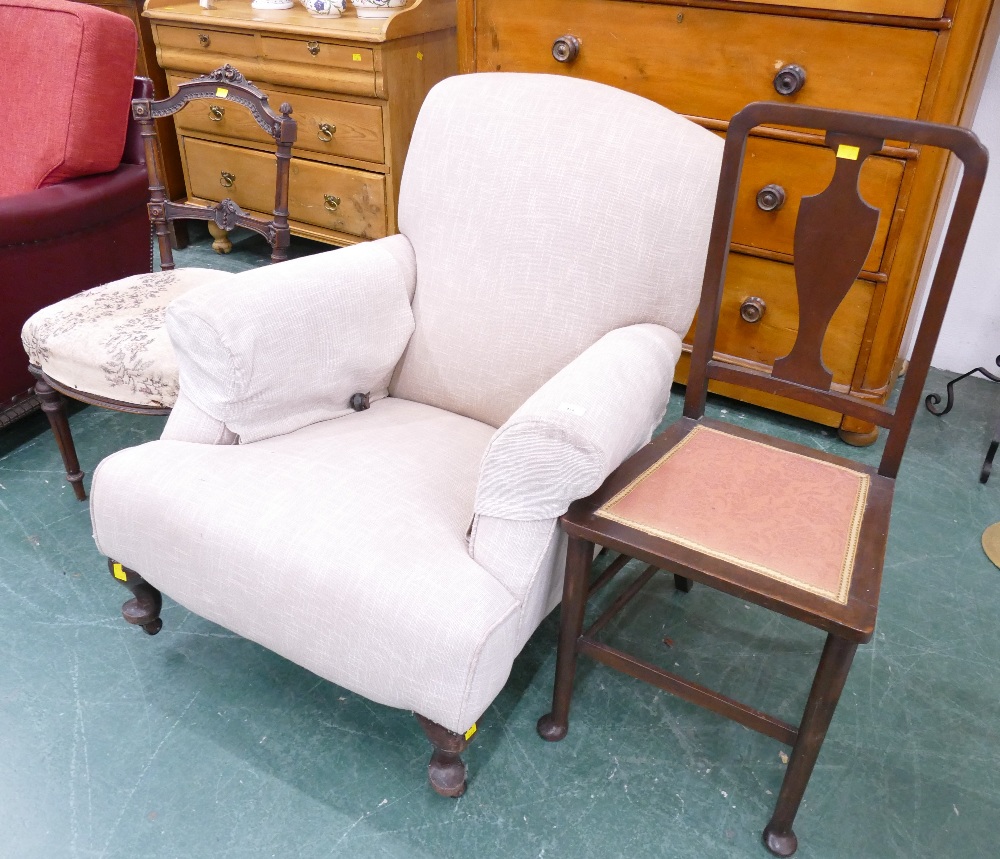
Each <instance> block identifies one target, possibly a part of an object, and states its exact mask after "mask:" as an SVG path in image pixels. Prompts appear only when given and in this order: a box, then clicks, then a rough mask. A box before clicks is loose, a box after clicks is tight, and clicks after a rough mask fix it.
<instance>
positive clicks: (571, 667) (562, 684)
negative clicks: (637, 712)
mask: <svg viewBox="0 0 1000 859" xmlns="http://www.w3.org/2000/svg"><path fill="white" fill-rule="evenodd" d="M761 124H767V125H780V126H782V127H789V126H793V127H796V126H797V127H800V128H805V129H823V130H826V132H827V133H826V138H825V143H826V146H827V147H829V148H830V149H831V150H833V152H832V154H831V156H830V157H831V161H832V162H833V163H834V164H835V169H834V170H833V178H832V180H831V182H830V185H829V186H828V187H827V189H826V190H825V191H823V192H822V193H821V194H818V195H816V196H812V197H803V198H802V199H801V201H800V202H799V206H798V219H797V223H796V231H795V241H794V252H795V253H794V266H795V276H796V283H797V290H798V299H799V307H800V312H799V326H798V334H797V337H796V339H795V343H794V346H793V348H792V350H791V352H790V353H789V355H788V356H787V357H785V358H783V359H781V360H779V361H777V362H776V363H775V364H774V368H773V371H772V372H770V373H766V372H763V371H761V370H756V369H753V368H742V367H737V366H735V365H732V364H727V363H722V362H720V361H716V360H714V359H713V344H714V342H715V336H716V330H717V326H718V319H719V310H720V306H721V302H722V295H723V284H724V281H725V274H726V271H725V269H726V259H727V252H728V248H729V242H730V236H731V233H732V224H733V218H734V211H735V210H734V205H735V201H736V195H737V190H738V187H739V178H740V171H741V168H742V162H743V154H744V149H745V145H746V139H747V135H748V134H749V132H750V131H751V130H752V129H753V128H755V127H756V126H758V125H761ZM887 139H888V140H905V141H910V143H911V145H914V144H915V145H920V146H938V147H943V148H945V149H948V150H951V151H952V152H954V153H955V154H956V155H958V156H959V158H960V159H961V160H962V162H963V165H964V174H963V177H962V183H961V187H960V189H959V193H958V198H957V201H956V204H955V207H954V210H953V213H952V217H951V222H950V225H949V227H948V232H947V235H946V239H945V243H944V247H943V250H942V252H941V256H940V260H939V262H938V265H937V269H936V271H935V274H934V279H933V283H932V286H931V288H930V294H929V298H928V302H927V308H926V311H925V313H924V316H923V320H922V322H921V325H920V329H919V333H918V336H917V340H916V345H915V347H914V350H913V355H912V358H911V360H910V365H909V370H908V371H907V374H906V380H905V382H904V383H903V386H902V390H901V392H900V395H899V400H898V402H897V404H896V406H895V407H894V408H893V407H891V406H880V405H876V404H872V403H869V402H865V401H863V400H860V399H856V398H854V397H852V396H851V393H850V391H848V390H841V389H839V388H838V387H837V386H833V385H832V384H831V382H832V377H831V374H830V373H829V372H828V371H827V369H826V367H825V366H824V364H823V359H822V346H823V339H824V335H825V333H826V330H827V326H828V325H829V323H830V320H831V318H832V316H833V314H834V312H835V311H836V310H837V308H838V306H839V305H840V304H841V302H842V301H843V300H844V298H845V297H846V295H847V293H848V291H849V290H851V289H852V288H857V287H856V286H855V279H856V278H857V276H858V274H859V273H860V271H861V267H862V265H863V263H864V261H865V258H866V256H867V254H868V251H869V249H870V247H871V244H872V239H873V237H874V232H875V227H876V224H877V221H878V210H876V209H873V208H872V207H871V206H869V205H868V204H867V203H866V202H865V201H864V200H863V199H862V198H861V197H860V196H859V193H858V175H859V173H860V170H861V168H862V166H863V164H864V162H865V159H866V158H868V157H869V156H870V155H872V154H874V153H877V152H879V151H880V150H881V149H882V147H883V143H884V141H885V140H887ZM985 172H986V152H985V150H984V149H983V148H982V146H981V145H980V144H979V142H978V141H977V140H976V138H975V136H974V135H973V134H972V133H971V132H969V131H966V130H964V129H958V128H951V127H946V126H938V125H932V124H929V123H921V122H912V121H906V120H901V119H889V118H885V117H875V116H869V115H863V114H849V113H839V112H836V111H828V110H820V109H818V108H806V107H798V106H794V105H776V104H765V103H760V104H754V105H751V106H749V107H747V108H746V109H744V110H743V111H741V112H740V113H739V114H737V115H736V116H735V117H734V118H733V120H732V122H731V123H730V125H729V130H728V132H727V135H726V150H725V156H724V161H723V168H722V178H721V181H720V187H719V196H718V202H717V204H716V210H715V221H714V224H713V228H712V240H711V242H712V243H711V247H710V250H709V257H708V265H707V268H706V272H705V283H704V290H703V292H702V298H701V304H700V306H699V309H698V320H699V321H698V326H697V331H696V336H695V343H694V352H693V355H692V361H691V372H690V376H689V382H688V388H687V394H686V397H685V401H684V415H683V417H682V418H681V419H680V420H679V421H677V422H676V423H674V424H673V425H672V426H670V427H669V428H668V429H667V430H666V431H665V432H664V433H663V434H662V435H660V436H659V437H657V438H656V439H655V440H654V441H653V442H651V443H650V444H649V445H647V446H646V447H644V448H643V449H642V450H640V451H639V452H638V453H637V454H636V455H635V456H633V457H632V458H630V459H629V460H628V461H627V462H626V463H625V464H623V465H622V466H621V467H620V468H619V469H617V470H616V471H615V472H614V473H613V474H612V475H611V476H610V477H609V478H608V480H607V482H606V483H605V484H604V485H603V486H602V487H601V489H600V490H598V491H597V492H596V493H595V494H594V495H592V496H591V497H590V498H587V499H585V500H582V501H579V502H577V503H575V504H574V505H572V507H570V510H569V512H568V513H567V514H566V515H565V516H564V517H563V518H562V525H563V528H564V529H565V530H566V531H567V532H568V534H569V535H570V540H569V550H568V560H567V568H566V578H565V586H564V587H565V590H564V593H563V606H562V619H561V626H560V633H559V655H558V659H557V666H556V679H555V690H554V694H553V704H552V711H551V712H550V713H549V714H547V715H545V716H543V717H542V718H541V719H540V720H539V722H538V731H539V733H540V734H541V736H542V737H543V738H544V739H546V740H561V739H562V738H563V737H565V736H566V732H567V730H568V727H569V708H570V699H571V696H572V688H573V677H574V673H575V666H576V659H577V657H578V656H579V655H580V654H585V655H587V656H590V657H592V658H594V659H596V660H598V661H599V662H602V663H604V664H605V665H609V666H611V667H612V668H616V669H618V670H619V671H623V672H625V673H626V674H629V675H631V676H633V677H637V678H639V679H640V680H644V681H646V682H648V683H652V684H654V685H656V686H658V687H659V688H661V689H663V690H665V691H667V692H671V693H673V694H675V695H678V696H679V697H681V698H683V699H685V700H687V701H690V702H692V703H695V704H699V705H701V706H703V707H707V708H708V709H710V710H713V711H715V712H717V713H720V714H721V715H724V716H727V717H728V718H730V719H733V720H735V721H737V722H739V723H741V724H743V725H745V726H746V727H748V728H752V729H754V730H756V731H760V732H761V733H763V734H766V735H767V736H769V737H773V738H774V739H776V740H778V741H779V742H782V743H785V744H787V745H790V746H792V749H793V750H792V755H791V758H790V761H789V763H788V769H787V772H786V774H785V777H784V781H783V783H782V785H781V790H780V794H779V796H778V800H777V804H776V806H775V809H774V813H773V815H772V817H771V820H770V822H769V823H768V825H767V828H766V829H765V830H764V843H765V844H766V845H767V848H768V849H769V850H770V851H771V852H772V853H774V854H776V855H778V856H790V855H791V854H792V853H794V852H795V849H796V847H797V840H796V837H795V834H794V832H793V831H792V822H793V820H794V818H795V814H796V811H797V810H798V807H799V803H800V801H801V799H802V795H803V793H804V791H805V788H806V785H807V783H808V781H809V777H810V774H811V773H812V770H813V766H814V765H815V763H816V758H817V755H818V754H819V750H820V746H821V745H822V743H823V739H824V737H825V735H826V731H827V727H828V726H829V724H830V720H831V718H832V717H833V711H834V708H835V707H836V705H837V701H838V699H839V697H840V693H841V691H842V689H843V687H844V682H845V681H846V679H847V673H848V670H849V669H850V666H851V661H852V659H853V657H854V653H855V650H856V648H857V646H858V644H860V643H864V642H866V641H868V640H869V639H870V638H871V636H872V633H873V631H874V628H875V615H876V610H877V607H878V598H879V587H880V582H881V576H882V565H883V559H884V557H885V550H886V538H887V535H888V531H889V512H890V508H891V505H892V495H893V487H894V482H895V478H896V473H897V471H898V469H899V464H900V459H901V458H902V455H903V448H904V446H905V444H906V440H907V436H908V434H909V431H910V425H911V423H912V420H913V416H914V412H915V411H916V409H917V406H918V404H919V402H920V393H921V388H922V386H923V382H924V379H925V377H926V374H927V370H928V367H929V365H930V360H931V353H932V351H933V348H934V344H935V341H936V340H937V336H938V332H939V330H940V327H941V321H942V318H943V316H944V310H945V306H946V305H947V302H948V297H949V295H950V293H951V288H952V283H953V282H954V278H955V273H956V271H957V269H958V263H959V259H960V257H961V255H962V250H963V248H964V245H965V240H966V236H967V234H968V231H969V226H970V224H971V222H972V216H973V212H974V210H975V207H976V203H977V201H978V198H979V192H980V189H981V187H982V183H983V178H984V175H985ZM711 379H714V380H718V381H724V382H728V383H732V384H737V385H741V386H745V387H749V388H754V389H757V390H762V391H767V392H768V393H770V394H777V395H780V396H782V397H787V398H790V399H793V400H799V401H801V402H804V403H809V404H810V405H813V406H820V407H824V408H828V409H831V410H833V411H836V412H843V413H844V414H848V415H851V416H853V417H856V418H859V419H861V420H864V421H870V422H871V423H874V424H876V425H878V426H882V427H885V428H886V429H887V430H888V438H887V440H886V445H885V450H884V452H883V454H882V458H881V461H880V463H879V466H878V468H877V469H876V468H872V467H869V466H866V465H862V464H859V463H856V462H854V461H852V460H849V459H843V458H841V457H839V456H833V455H831V454H828V453H825V452H823V451H819V450H815V449H813V448H811V447H806V446H803V445H797V444H792V443H790V442H787V441H783V440H781V439H777V438H773V437H771V436H768V435H764V434H761V433H757V432H751V431H749V430H747V429H744V428H742V427H740V426H734V425H731V424H727V423H723V422H719V421H715V420H711V419H709V418H706V417H705V399H706V390H707V384H708V381H709V380H711ZM595 544H596V545H599V546H602V547H605V548H608V549H612V550H614V551H616V552H618V553H620V555H619V557H618V558H616V559H615V560H614V561H613V562H612V563H611V565H610V566H609V567H608V568H607V570H605V572H604V573H602V574H601V575H600V576H599V577H598V578H597V580H595V582H594V584H593V585H590V586H588V577H589V574H590V569H591V559H592V558H593V551H594V548H595ZM633 558H637V559H639V560H641V561H642V562H644V563H646V564H648V565H649V566H648V567H647V568H646V570H645V572H643V573H642V574H641V575H640V576H639V577H638V578H637V579H635V580H634V581H633V582H632V583H631V584H630V585H629V586H628V587H627V588H625V589H624V590H623V591H622V593H621V594H620V595H619V596H618V597H617V598H616V599H615V601H614V602H613V603H612V604H611V606H610V608H608V609H607V610H606V611H605V612H604V613H603V614H602V615H601V616H600V617H599V618H597V619H596V620H595V621H594V623H593V624H592V625H591V626H590V627H589V628H588V629H587V630H586V631H584V629H583V620H584V612H585V609H586V603H587V600H588V597H589V596H590V595H591V594H593V593H594V592H595V591H596V590H597V589H599V588H600V587H602V586H603V585H605V584H606V583H607V582H608V581H610V580H611V579H613V578H614V576H615V575H617V573H618V572H620V571H621V569H622V568H623V567H624V566H625V564H626V563H627V562H628V561H629V560H631V559H633ZM658 570H667V571H669V572H671V573H673V574H674V576H675V584H676V586H677V587H678V588H679V589H680V590H687V589H689V588H690V585H691V582H692V581H693V582H701V583H703V584H706V585H708V586H710V587H713V588H717V589H719V590H721V591H724V592H726V593H730V594H733V595H734V596H737V597H739V598H740V599H742V600H746V601H748V602H753V603H757V604H758V605H761V606H764V607H765V608H769V609H772V610H774V611H776V612H780V613H781V614H784V615H786V616H788V617H791V618H795V619H797V620H801V621H803V622H805V623H808V624H811V625H813V626H815V627H818V628H819V629H822V630H824V631H825V632H826V633H827V639H826V646H825V648H824V650H823V655H822V657H821V659H820V662H819V667H818V669H817V672H816V675H815V678H814V680H813V682H812V688H811V691H810V693H809V698H808V702H807V703H806V706H805V711H804V713H803V716H802V719H801V721H800V723H799V724H798V725H792V724H789V723H787V722H785V721H783V720H781V719H779V718H777V717H775V716H771V715H769V714H767V713H763V712H760V711H758V710H755V709H753V708H752V707H749V706H747V705H745V704H743V703H740V702H739V701H735V700H733V699H731V698H728V697H726V696H725V695H722V694H720V693H718V692H716V691H714V690H711V689H708V688H706V687H704V686H702V685H700V684H698V683H696V682H692V681H691V680H689V679H686V678H684V677H681V676H679V675H678V674H675V673H672V672H669V671H665V670H663V669H661V668H659V667H657V666H655V665H653V664H651V663H650V662H648V661H645V660H642V659H639V658H637V657H635V656H633V655H631V654H628V653H625V652H624V651H622V650H620V649H617V648H614V647H612V646H609V645H608V644H606V643H604V642H602V641H601V640H599V638H598V637H597V636H598V634H599V633H600V631H601V630H602V629H604V628H605V627H606V626H607V624H608V622H609V621H610V620H611V619H612V618H613V617H614V616H615V615H616V614H618V613H619V612H620V611H621V610H622V609H623V608H624V607H625V606H626V605H628V603H629V602H630V601H631V600H632V599H633V598H635V597H636V596H637V594H638V593H639V592H640V591H641V589H642V588H643V586H644V585H645V584H646V583H648V582H649V580H650V579H651V578H652V577H653V576H654V575H655V574H656V572H657V571H658Z"/></svg>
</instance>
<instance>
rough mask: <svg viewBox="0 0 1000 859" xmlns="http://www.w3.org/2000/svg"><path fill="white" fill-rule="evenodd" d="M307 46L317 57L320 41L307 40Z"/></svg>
mask: <svg viewBox="0 0 1000 859" xmlns="http://www.w3.org/2000/svg"><path fill="white" fill-rule="evenodd" d="M306 48H308V49H309V53H310V54H312V55H313V56H314V57H315V56H316V55H317V54H318V53H319V42H306Z"/></svg>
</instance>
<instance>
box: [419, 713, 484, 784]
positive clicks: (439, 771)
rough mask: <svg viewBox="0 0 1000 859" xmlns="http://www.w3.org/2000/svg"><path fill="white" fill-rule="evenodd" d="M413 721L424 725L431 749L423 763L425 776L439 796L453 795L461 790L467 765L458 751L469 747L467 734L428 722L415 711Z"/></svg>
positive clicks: (460, 751)
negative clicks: (429, 754)
mask: <svg viewBox="0 0 1000 859" xmlns="http://www.w3.org/2000/svg"><path fill="white" fill-rule="evenodd" d="M413 715H414V716H416V717H417V722H418V723H419V724H420V727H421V728H423V729H424V733H425V734H426V735H427V739H428V740H430V741H431V745H432V746H433V747H434V751H433V752H431V760H430V763H429V764H428V765H427V778H428V780H429V781H430V783H431V787H432V788H434V790H435V792H437V793H439V794H440V795H441V796H448V797H454V798H457V797H459V796H461V795H462V794H463V793H465V787H466V775H467V769H466V766H465V761H463V760H462V752H464V751H465V750H466V749H467V748H468V747H469V739H470V738H471V736H472V732H471V731H470V732H469V733H468V734H464V735H463V734H456V733H455V732H454V731H449V730H448V729H447V728H445V727H444V726H442V725H439V724H438V723H437V722H432V721H431V720H430V719H428V718H426V717H425V716H421V715H420V714H419V713H414V714H413Z"/></svg>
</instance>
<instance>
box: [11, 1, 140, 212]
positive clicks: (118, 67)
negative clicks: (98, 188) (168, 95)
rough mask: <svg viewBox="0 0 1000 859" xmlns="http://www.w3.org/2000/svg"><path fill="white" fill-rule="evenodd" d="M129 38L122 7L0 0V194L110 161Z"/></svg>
mask: <svg viewBox="0 0 1000 859" xmlns="http://www.w3.org/2000/svg"><path fill="white" fill-rule="evenodd" d="M40 32H42V33H45V43H44V45H42V44H39V43H38V33H40ZM136 46H137V36H136V31H135V26H134V25H133V24H132V22H131V21H130V20H129V19H128V18H126V17H125V16H123V15H109V14H108V13H107V11H106V10H104V9H100V8H98V7H95V6H88V5H86V4H85V3H71V2H68V0H0V57H3V58H4V61H3V62H0V116H3V117H4V122H0V152H2V153H3V155H4V164H3V170H0V197H10V196H13V195H15V194H23V193H25V192H27V191H33V190H35V189H36V188H41V187H44V186H46V185H55V184H57V183H59V182H62V181H64V180H66V179H73V178H76V177H78V176H90V175H92V174H95V173H107V172H109V171H111V170H114V169H115V168H116V167H117V166H118V164H119V163H120V162H121V160H122V152H123V150H124V148H125V128H126V124H127V121H128V116H129V102H130V101H131V98H132V74H133V70H134V68H135V53H136ZM15 57H17V58H21V59H22V60H23V59H25V58H30V57H34V58H35V59H34V61H31V62H24V61H18V62H12V61H11V59H12V58H15Z"/></svg>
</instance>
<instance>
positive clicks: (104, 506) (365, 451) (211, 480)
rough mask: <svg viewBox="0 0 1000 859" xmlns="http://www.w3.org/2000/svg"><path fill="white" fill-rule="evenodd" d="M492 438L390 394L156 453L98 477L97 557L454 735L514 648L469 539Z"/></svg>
mask: <svg viewBox="0 0 1000 859" xmlns="http://www.w3.org/2000/svg"><path fill="white" fill-rule="evenodd" d="M492 433H493V430H492V428H491V427H489V426H486V425H485V424H482V423H479V422H477V421H473V420H470V419H468V418H464V417H461V416H459V415H454V414H449V413H447V412H444V411H441V410H440V409H435V408H433V407H430V406H424V405H421V404H419V403H412V402H407V401H405V400H399V399H395V398H388V399H383V400H380V401H378V402H376V403H374V404H373V405H372V407H371V408H370V409H368V410H367V411H364V412H360V413H353V412H352V413H351V414H349V415H347V416H345V417H342V418H338V419H335V420H328V421H323V422H321V423H317V424H313V425H312V426H309V427H306V428H304V429H300V430H298V431H296V432H293V433H288V434H286V435H282V436H277V437H275V438H271V439H267V440H265V441H259V442H255V443H252V444H240V445H233V446H225V445H223V446H213V445H204V444H191V443H185V442H178V441H162V440H161V441H155V442H150V443H149V444H145V445H141V446H139V447H135V448H130V449H127V450H123V451H120V452H118V453H116V454H114V455H112V456H111V457H108V458H107V459H105V460H104V461H103V462H102V463H101V465H100V466H99V468H98V471H97V473H96V474H95V476H94V489H93V491H92V502H91V503H92V507H91V509H92V511H93V517H94V527H95V534H96V536H97V541H98V546H99V548H100V550H101V551H102V552H103V553H105V554H106V555H108V556H109V557H113V558H115V560H118V561H121V562H122V563H123V564H125V566H127V567H129V568H131V569H134V570H141V571H142V572H141V574H142V576H143V578H145V579H146V580H147V581H149V582H150V583H151V584H153V585H154V586H156V587H161V588H163V589H164V590H165V592H166V593H169V594H170V596H171V597H172V598H173V599H175V600H177V602H179V603H181V604H182V605H184V606H186V607H187V608H189V609H191V610H192V611H194V612H196V613H197V614H199V615H201V616H202V617H206V618H208V619H209V620H212V621H215V622H216V623H219V624H221V625H223V626H225V627H226V628H228V629H231V630H233V631H234V632H237V633H239V634H240V635H243V636H245V637H247V638H250V639H252V640H254V641H257V642H259V643H260V644H263V645H264V646H265V647H268V648H270V649H272V650H274V651H276V652H277V653H280V654H282V655H283V656H285V657H287V658H288V659H291V660H292V661H293V662H296V663H297V664H299V665H302V666H304V667H305V668H308V669H309V670H311V671H314V672H315V673H317V674H319V675H320V676H321V677H325V678H327V679H328V680H332V681H334V682H335V683H338V684H340V685H341V686H344V687H346V688H348V689H351V690H353V691H355V692H359V693H360V694H362V695H364V696H366V697H367V698H370V699H372V700H374V701H378V702H380V703H383V704H388V705H391V706H396V707H403V708H413V707H415V706H417V705H419V708H420V709H419V712H420V713H422V714H423V715H425V716H427V717H428V718H430V719H433V720H435V721H437V722H439V723H440V724H442V725H445V726H446V727H448V728H450V729H451V730H455V731H459V730H460V731H464V730H466V729H467V728H468V727H469V725H471V724H472V722H473V721H475V719H476V718H477V717H478V716H479V715H480V714H481V713H482V712H483V710H485V709H486V707H487V706H489V703H490V701H492V699H493V697H494V696H495V695H496V694H497V693H498V692H499V690H500V689H501V688H502V686H503V684H504V682H505V681H506V679H507V676H508V673H509V671H510V666H511V661H512V655H511V654H512V652H516V651H514V638H515V635H516V631H517V625H518V620H519V617H518V610H519V606H518V602H517V600H515V598H514V597H513V596H511V595H510V594H509V593H508V592H507V591H506V590H505V589H504V588H503V587H502V586H501V585H500V584H499V583H498V582H497V581H496V580H495V579H494V578H493V577H492V576H491V575H490V574H489V573H488V572H486V571H485V570H484V569H483V568H482V567H480V566H479V565H478V564H476V563H475V561H473V560H472V558H470V557H469V553H468V551H467V549H466V543H465V531H466V529H467V527H468V524H469V511H470V510H471V509H472V497H473V494H474V493H475V488H476V477H477V473H478V468H479V460H480V458H481V457H482V453H483V450H484V448H485V447H486V444H487V443H488V441H489V439H490V436H491V435H492ZM334 452H335V453H336V456H333V455H332V454H333V453H334ZM136 486H141V487H142V491H141V492H136V490H135V487H136ZM346 487H350V488H351V491H349V492H348V491H346ZM236 499H246V504H249V505H250V506H252V508H253V511H254V514H255V515H253V516H249V515H248V507H247V506H246V504H242V503H236ZM262 502H265V503H262ZM206 523H211V528H210V529H208V528H206ZM415 523H416V524H415Z"/></svg>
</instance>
